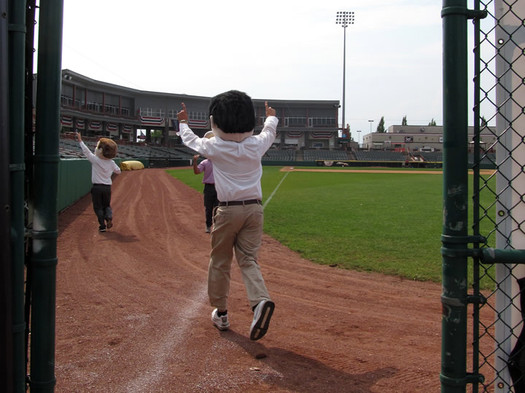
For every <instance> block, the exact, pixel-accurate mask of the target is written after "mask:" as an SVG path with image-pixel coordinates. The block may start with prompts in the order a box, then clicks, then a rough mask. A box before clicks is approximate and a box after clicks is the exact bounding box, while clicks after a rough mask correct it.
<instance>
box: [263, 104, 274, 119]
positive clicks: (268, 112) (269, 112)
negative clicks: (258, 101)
mask: <svg viewBox="0 0 525 393" xmlns="http://www.w3.org/2000/svg"><path fill="white" fill-rule="evenodd" d="M264 107H265V108H266V117H268V116H275V109H273V108H272V107H271V106H268V101H265V102H264Z"/></svg>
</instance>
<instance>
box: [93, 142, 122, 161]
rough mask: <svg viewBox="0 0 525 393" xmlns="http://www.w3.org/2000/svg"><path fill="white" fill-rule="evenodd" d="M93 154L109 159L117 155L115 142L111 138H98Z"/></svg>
mask: <svg viewBox="0 0 525 393" xmlns="http://www.w3.org/2000/svg"><path fill="white" fill-rule="evenodd" d="M95 154H96V155H97V157H98V158H102V159H104V160H111V159H112V158H115V157H116V155H117V144H116V143H115V141H114V140H112V139H109V138H100V139H99V141H98V143H97V148H96V149H95Z"/></svg>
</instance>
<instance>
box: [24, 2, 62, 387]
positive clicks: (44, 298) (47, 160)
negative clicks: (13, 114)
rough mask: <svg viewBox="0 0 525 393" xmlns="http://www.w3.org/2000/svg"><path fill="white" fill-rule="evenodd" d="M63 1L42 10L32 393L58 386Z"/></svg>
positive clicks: (44, 3)
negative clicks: (57, 267)
mask: <svg viewBox="0 0 525 393" xmlns="http://www.w3.org/2000/svg"><path fill="white" fill-rule="evenodd" d="M62 19H63V0H48V1H45V2H42V3H41V6H40V26H39V35H38V36H39V43H38V81H37V106H36V138H35V160H34V163H35V167H34V198H35V199H34V219H33V255H32V259H31V264H32V266H33V291H32V305H33V306H32V309H31V310H32V312H31V378H30V388H31V393H36V392H53V391H54V386H55V305H56V265H57V253H56V243H57V237H58V232H57V228H58V225H57V222H58V220H57V194H58V192H57V186H58V162H59V155H58V145H59V126H60V87H61V61H62Z"/></svg>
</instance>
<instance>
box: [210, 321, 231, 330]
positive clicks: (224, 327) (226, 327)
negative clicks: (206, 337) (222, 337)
mask: <svg viewBox="0 0 525 393" xmlns="http://www.w3.org/2000/svg"><path fill="white" fill-rule="evenodd" d="M213 326H215V327H216V328H217V329H218V330H220V331H221V332H225V331H226V330H228V329H229V328H230V327H229V326H219V325H217V324H216V323H215V322H213Z"/></svg>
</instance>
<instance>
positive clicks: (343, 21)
mask: <svg viewBox="0 0 525 393" xmlns="http://www.w3.org/2000/svg"><path fill="white" fill-rule="evenodd" d="M335 24H336V25H341V26H343V32H344V33H343V37H344V38H343V116H342V122H343V127H342V129H343V131H344V130H345V129H346V123H345V90H346V28H347V27H348V25H353V24H354V12H353V11H337V15H336V17H335Z"/></svg>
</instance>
